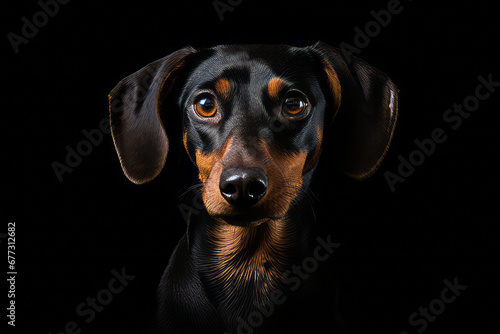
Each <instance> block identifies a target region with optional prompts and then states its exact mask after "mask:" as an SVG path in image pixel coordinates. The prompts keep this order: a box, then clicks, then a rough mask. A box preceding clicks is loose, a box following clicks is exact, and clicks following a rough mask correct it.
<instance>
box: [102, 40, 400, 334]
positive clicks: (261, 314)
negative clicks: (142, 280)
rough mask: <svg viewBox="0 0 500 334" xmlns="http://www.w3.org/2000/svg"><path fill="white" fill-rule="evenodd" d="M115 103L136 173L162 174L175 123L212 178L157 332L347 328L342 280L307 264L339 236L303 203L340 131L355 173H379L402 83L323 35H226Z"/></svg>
mask: <svg viewBox="0 0 500 334" xmlns="http://www.w3.org/2000/svg"><path fill="white" fill-rule="evenodd" d="M109 100H110V117H111V128H112V135H113V140H114V144H115V147H116V150H117V152H118V156H119V159H120V162H121V165H122V168H123V170H124V172H125V175H126V176H127V177H128V178H129V179H130V180H131V181H132V182H134V183H138V184H140V183H144V182H148V181H151V180H153V179H154V178H155V177H156V176H157V175H158V174H159V173H160V171H161V170H162V168H163V166H164V164H165V162H166V159H167V153H168V151H169V140H168V138H167V134H171V133H173V132H175V130H172V126H175V127H177V126H178V127H179V128H181V129H182V130H180V129H178V130H177V132H178V138H179V142H180V138H181V137H182V138H183V143H184V147H185V149H186V151H187V154H188V155H189V158H190V159H191V161H192V162H193V163H194V164H195V166H196V167H197V170H198V173H199V174H198V177H199V181H201V187H200V191H201V196H202V199H203V204H204V208H205V210H203V212H202V213H201V214H198V215H196V216H191V218H190V221H189V224H188V231H187V233H186V235H185V236H184V237H183V238H182V239H181V240H180V242H179V244H178V245H177V247H176V248H175V250H174V252H173V254H172V256H171V258H170V262H169V264H168V267H167V268H166V270H165V273H164V275H163V277H162V279H161V282H160V285H159V290H158V311H157V323H156V325H155V326H156V327H155V328H156V331H155V333H218V334H223V333H233V334H236V333H303V331H304V329H305V328H307V329H310V330H312V332H311V333H330V332H331V333H336V329H335V328H337V327H336V324H335V323H334V322H335V316H334V313H333V312H334V310H333V305H334V302H333V298H334V297H335V296H334V294H335V291H334V289H331V288H330V287H329V285H331V282H330V281H328V279H322V277H321V275H320V274H318V275H316V277H315V278H312V276H313V275H312V274H311V275H309V274H307V275H306V273H305V272H300V268H301V267H300V265H301V263H303V262H302V261H303V260H304V258H306V257H307V256H311V255H312V254H314V253H317V255H318V256H320V255H321V256H322V257H325V255H327V254H328V252H330V251H331V250H330V249H328V247H330V248H331V247H334V246H333V245H334V244H333V243H332V241H331V239H329V238H326V239H317V236H316V235H315V230H314V226H313V225H314V224H313V212H311V210H310V209H307V208H308V207H309V206H308V205H301V203H302V202H303V201H304V198H305V197H306V196H305V193H306V190H307V188H308V187H309V185H310V183H311V177H312V175H313V173H314V171H315V169H316V167H317V164H318V161H319V158H320V154H321V151H322V146H324V145H322V143H323V142H324V141H325V138H328V140H330V139H329V138H336V139H335V140H336V141H337V142H336V143H335V145H334V147H335V149H334V150H333V151H332V152H333V153H331V154H334V159H333V160H335V161H336V165H337V166H339V167H340V168H341V169H342V170H343V171H344V172H345V173H346V174H347V175H349V176H351V177H353V178H355V179H364V178H366V177H368V176H370V175H371V174H372V173H373V172H374V171H375V170H376V169H377V167H378V166H379V164H380V162H381V160H382V159H383V157H384V155H385V153H386V151H387V149H388V146H389V143H390V141H391V138H392V134H393V130H394V126H395V123H396V118H397V109H398V107H397V106H398V90H397V88H396V86H395V85H394V84H393V82H392V81H391V79H390V78H389V77H388V76H387V75H385V74H384V73H382V72H381V71H379V70H377V69H375V68H373V67H372V66H370V65H368V64H366V63H365V62H363V61H361V60H359V59H357V58H352V59H351V58H346V57H345V56H344V55H343V54H342V52H341V51H340V50H338V49H336V48H332V47H330V46H328V45H326V44H324V43H321V42H318V43H316V44H315V45H313V46H308V47H293V46H286V45H223V46H216V47H213V48H207V49H200V50H196V49H193V48H184V49H181V50H178V51H176V52H174V53H172V54H170V55H168V56H167V57H165V58H162V59H159V60H157V61H155V62H153V63H151V64H149V65H147V66H146V67H144V68H142V69H141V70H139V71H138V72H136V73H134V74H132V75H130V76H128V77H127V78H125V79H123V80H122V81H121V82H120V83H119V84H118V85H117V86H116V87H115V88H114V89H113V91H112V92H111V93H110V95H109ZM175 119H178V120H179V121H178V125H177V122H175V121H174V120H175ZM171 131H173V132H171ZM332 132H333V133H332ZM181 134H182V135H181ZM171 138H173V137H171ZM329 154H330V153H329ZM318 245H319V246H321V247H323V248H322V249H319V248H318V247H319V246H318ZM320 251H321V252H322V253H321V254H320ZM311 263H312V264H313V265H314V262H311ZM292 268H293V270H291V269H292ZM297 271H299V272H297ZM319 272H320V271H319V270H318V271H315V272H314V274H317V273H319ZM293 275H295V276H294V277H292V276H293ZM309 276H311V277H309ZM306 279H307V281H308V284H305V283H304V284H302V285H301V287H300V289H297V291H294V290H295V289H294V288H295V287H296V286H298V285H297V284H299V283H301V281H305V280H306ZM299 285H300V284H299Z"/></svg>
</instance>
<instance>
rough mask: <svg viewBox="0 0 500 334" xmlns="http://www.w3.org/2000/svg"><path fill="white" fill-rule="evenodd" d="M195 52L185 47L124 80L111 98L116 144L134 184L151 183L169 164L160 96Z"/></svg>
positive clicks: (114, 90) (121, 160)
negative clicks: (169, 79)
mask: <svg viewBox="0 0 500 334" xmlns="http://www.w3.org/2000/svg"><path fill="white" fill-rule="evenodd" d="M193 52H195V50H194V49H193V48H183V49H180V50H178V51H176V52H174V53H172V54H170V55H168V56H166V57H164V58H162V59H159V60H157V61H155V62H152V63H151V64H149V65H147V66H145V67H143V68H142V69H140V70H139V71H137V72H135V73H133V74H131V75H129V76H128V77H126V78H125V79H123V80H122V81H120V82H119V83H118V85H117V86H116V87H115V88H114V89H113V90H112V91H111V93H110V94H109V96H108V98H109V117H110V123H111V134H112V136H113V142H114V144H115V148H116V151H117V153H118V157H119V159H120V163H121V166H122V169H123V171H124V173H125V175H126V176H127V177H128V178H129V180H130V181H132V182H134V183H138V184H140V183H145V182H148V181H151V180H152V179H154V178H155V177H156V176H157V175H158V174H159V173H160V171H161V170H162V169H163V166H164V165H165V160H166V158H167V153H168V138H167V135H166V133H165V130H164V127H163V125H162V123H161V121H160V118H159V116H158V113H159V112H160V111H159V110H157V104H158V96H159V92H160V89H161V88H162V86H163V83H164V82H165V81H166V80H167V78H168V77H169V75H170V74H171V73H172V72H173V71H175V70H176V69H178V68H179V67H181V66H182V63H183V59H184V57H185V56H186V55H188V54H191V53H193ZM162 112H164V111H162Z"/></svg>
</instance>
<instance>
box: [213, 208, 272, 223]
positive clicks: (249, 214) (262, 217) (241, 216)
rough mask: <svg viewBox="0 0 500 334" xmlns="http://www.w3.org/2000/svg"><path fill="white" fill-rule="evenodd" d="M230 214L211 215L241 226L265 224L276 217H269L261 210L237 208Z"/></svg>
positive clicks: (219, 219)
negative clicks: (236, 210)
mask: <svg viewBox="0 0 500 334" xmlns="http://www.w3.org/2000/svg"><path fill="white" fill-rule="evenodd" d="M238 211H239V212H235V213H232V214H222V215H216V216H213V218H215V219H216V220H218V221H223V222H225V223H228V224H230V225H235V226H241V227H255V226H259V225H261V224H265V223H267V222H269V221H270V220H273V219H276V218H277V217H270V216H269V214H266V213H264V212H262V211H261V210H251V209H250V210H238Z"/></svg>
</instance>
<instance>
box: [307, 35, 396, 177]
mask: <svg viewBox="0 0 500 334" xmlns="http://www.w3.org/2000/svg"><path fill="white" fill-rule="evenodd" d="M310 48H311V49H312V50H313V51H314V52H316V53H317V54H318V55H319V57H320V61H321V63H322V64H321V65H322V67H323V70H324V72H325V74H326V76H325V77H326V79H327V81H328V82H329V90H330V92H331V93H332V97H333V99H332V101H333V106H332V107H331V109H333V111H332V115H331V118H333V117H335V119H334V120H333V124H332V132H333V133H332V137H333V138H334V146H335V147H334V152H335V159H336V160H337V161H338V163H339V164H340V165H341V168H342V169H343V171H344V172H345V173H346V174H347V175H349V176H351V177H353V178H355V179H358V180H362V179H365V178H367V177H369V176H370V175H371V174H372V173H373V172H375V170H376V169H377V168H378V166H379V165H380V163H381V162H382V160H383V158H384V156H385V154H386V152H387V149H388V148H389V144H390V142H391V139H392V134H393V132H394V127H395V125H396V119H397V113H398V89H397V88H396V85H394V83H393V82H392V80H391V79H390V78H389V77H388V76H387V75H386V74H384V73H382V72H381V71H379V70H378V69H376V68H374V67H372V66H370V65H368V64H367V63H365V62H363V61H362V60H360V59H358V58H355V57H352V56H351V57H349V56H347V57H346V55H344V54H343V52H342V51H341V50H340V49H337V48H333V47H331V46H329V45H326V44H324V43H321V42H318V43H316V44H315V45H313V46H311V47H310ZM337 110H338V111H337Z"/></svg>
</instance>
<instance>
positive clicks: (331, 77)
mask: <svg viewBox="0 0 500 334" xmlns="http://www.w3.org/2000/svg"><path fill="white" fill-rule="evenodd" d="M322 63H323V69H324V71H325V73H326V76H327V77H328V84H329V85H330V89H331V91H332V93H333V99H334V100H335V107H334V109H335V112H337V110H338V109H339V107H340V100H341V97H342V93H341V87H340V82H339V78H338V76H337V72H335V69H334V68H333V66H332V64H330V62H328V61H327V60H325V59H323V60H322Z"/></svg>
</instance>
